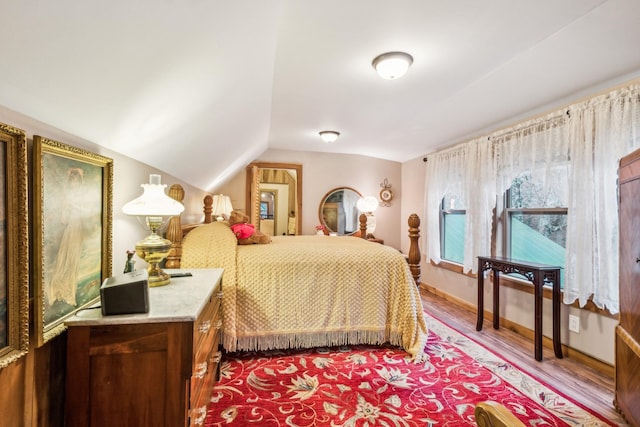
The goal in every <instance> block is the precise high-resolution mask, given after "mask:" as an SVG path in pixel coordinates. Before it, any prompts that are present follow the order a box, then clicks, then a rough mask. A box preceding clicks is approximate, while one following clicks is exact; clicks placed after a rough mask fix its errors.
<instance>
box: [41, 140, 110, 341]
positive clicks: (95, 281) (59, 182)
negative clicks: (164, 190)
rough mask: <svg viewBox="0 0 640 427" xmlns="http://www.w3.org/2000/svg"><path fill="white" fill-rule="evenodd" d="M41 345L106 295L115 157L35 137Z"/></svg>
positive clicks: (108, 274) (108, 273)
mask: <svg viewBox="0 0 640 427" xmlns="http://www.w3.org/2000/svg"><path fill="white" fill-rule="evenodd" d="M33 147H34V156H33V164H34V167H33V169H34V174H33V176H34V183H33V189H34V197H33V200H34V203H33V207H34V213H33V221H34V240H35V242H34V264H33V269H34V274H33V278H34V286H35V291H36V296H35V303H34V306H35V310H34V311H35V316H36V318H35V327H36V338H37V340H38V341H37V345H39V346H40V345H42V344H44V343H46V342H47V341H49V340H50V339H51V338H53V337H55V336H57V335H59V334H60V333H61V332H62V331H64V330H65V326H64V321H65V319H67V318H68V317H70V316H73V315H74V314H75V313H76V312H77V311H78V310H82V309H85V308H87V307H89V306H91V305H92V304H94V303H95V302H96V301H97V300H98V298H100V285H101V284H102V282H103V281H104V279H106V278H107V277H109V276H111V257H112V255H111V221H112V200H113V190H112V186H113V160H112V159H110V158H107V157H103V156H101V155H98V154H95V153H91V152H89V151H85V150H82V149H80V148H76V147H72V146H69V145H66V144H64V143H61V142H58V141H53V140H50V139H46V138H43V137H41V136H37V135H36V136H34V137H33Z"/></svg>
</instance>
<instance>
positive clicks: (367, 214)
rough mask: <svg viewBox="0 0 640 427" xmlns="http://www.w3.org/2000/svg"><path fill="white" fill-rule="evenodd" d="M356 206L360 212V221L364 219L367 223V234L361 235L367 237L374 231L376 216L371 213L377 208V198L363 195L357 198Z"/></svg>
mask: <svg viewBox="0 0 640 427" xmlns="http://www.w3.org/2000/svg"><path fill="white" fill-rule="evenodd" d="M356 207H357V208H358V210H359V211H360V212H361V213H360V222H361V223H362V222H363V221H366V223H367V235H366V236H361V237H362V238H369V236H371V235H373V233H374V232H375V231H376V218H375V216H374V215H373V213H374V212H375V211H376V209H378V199H376V198H375V197H373V196H367V197H363V198H361V199H359V200H358V202H357V203H356ZM363 215H364V217H363Z"/></svg>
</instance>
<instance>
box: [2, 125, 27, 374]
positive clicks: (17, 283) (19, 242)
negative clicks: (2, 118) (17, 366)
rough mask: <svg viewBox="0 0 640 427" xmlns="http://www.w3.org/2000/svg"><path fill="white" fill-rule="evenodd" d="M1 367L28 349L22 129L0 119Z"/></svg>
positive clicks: (25, 208)
mask: <svg viewBox="0 0 640 427" xmlns="http://www.w3.org/2000/svg"><path fill="white" fill-rule="evenodd" d="M0 193H2V196H1V197H0V219H1V221H2V226H0V253H1V255H0V369H1V368H4V367H5V366H7V365H9V364H10V363H12V362H14V361H16V360H17V359H19V358H20V357H22V356H23V355H25V354H26V353H27V351H28V349H29V224H28V209H27V205H28V203H27V143H26V137H25V133H24V131H22V130H20V129H16V128H14V127H11V126H9V125H5V124H3V123H0Z"/></svg>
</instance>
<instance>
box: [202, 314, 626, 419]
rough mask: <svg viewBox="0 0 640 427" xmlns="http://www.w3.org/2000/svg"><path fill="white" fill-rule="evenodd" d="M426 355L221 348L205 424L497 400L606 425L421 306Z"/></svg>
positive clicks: (469, 408)
mask: <svg viewBox="0 0 640 427" xmlns="http://www.w3.org/2000/svg"><path fill="white" fill-rule="evenodd" d="M427 324H428V326H429V340H428V343H427V346H426V352H427V355H428V356H429V360H428V361H427V362H426V363H420V364H417V363H414V362H412V361H410V360H408V359H407V354H406V353H405V352H404V351H403V350H402V349H399V348H397V347H375V346H345V347H335V348H316V349H312V350H286V351H268V352H247V353H234V354H230V355H227V356H226V357H225V360H224V361H223V362H222V365H221V378H220V381H219V382H218V383H217V384H216V386H215V387H214V389H213V392H212V398H211V403H210V406H209V409H208V413H207V417H206V420H205V426H208V427H213V426H225V425H238V426H250V425H253V426H260V427H262V426H305V427H306V426H331V427H333V426H345V427H349V426H385V427H391V426H393V427H405V426H406V427H413V426H421V427H424V426H438V427H440V426H465V425H475V417H474V407H475V404H476V403H478V402H481V401H484V400H492V401H497V402H500V403H502V404H503V405H505V406H506V407H507V408H509V409H510V410H511V411H512V412H513V413H514V414H515V415H516V416H517V417H518V418H519V419H520V420H522V421H523V422H524V423H525V425H532V426H533V425H535V426H608V425H615V424H609V423H608V422H607V421H605V420H604V419H603V418H601V417H599V416H598V415H596V414H594V413H592V412H590V411H589V410H587V409H584V408H582V407H580V406H578V405H577V404H575V403H573V402H571V401H570V400H568V399H567V398H565V397H563V396H561V395H559V394H558V393H556V392H554V391H553V390H551V389H549V388H548V387H547V386H545V385H543V384H541V383H539V382H538V381H536V380H535V379H533V378H532V377H530V376H528V375H527V374H525V373H523V372H521V371H520V370H518V369H517V368H516V367H514V366H512V365H511V364H510V363H509V362H507V361H505V360H503V359H501V358H500V357H498V356H497V355H495V354H494V353H492V352H491V351H488V350H487V349H486V348H484V347H482V346H481V345H479V344H477V343H476V342H475V341H472V340H470V339H469V338H467V337H465V336H464V335H462V334H460V333H459V332H457V331H455V330H453V329H451V328H449V327H448V326H446V325H444V324H442V323H441V322H440V321H438V320H436V319H434V318H432V317H430V316H427Z"/></svg>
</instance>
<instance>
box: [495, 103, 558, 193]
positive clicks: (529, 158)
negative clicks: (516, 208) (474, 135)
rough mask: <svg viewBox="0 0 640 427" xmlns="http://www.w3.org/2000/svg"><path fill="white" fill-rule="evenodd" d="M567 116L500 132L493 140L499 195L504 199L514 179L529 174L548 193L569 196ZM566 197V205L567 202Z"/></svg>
mask: <svg viewBox="0 0 640 427" xmlns="http://www.w3.org/2000/svg"><path fill="white" fill-rule="evenodd" d="M566 117H567V115H566V113H564V112H556V113H553V114H549V115H547V116H545V117H541V118H539V119H536V120H530V121H527V122H524V123H521V124H519V125H518V126H515V127H513V128H508V129H504V130H502V131H500V132H499V133H498V132H496V133H495V134H493V135H492V137H491V139H492V140H493V142H494V145H495V157H496V159H495V161H496V173H497V181H496V188H495V193H496V195H498V196H499V197H502V195H503V194H504V192H505V191H507V190H508V189H509V187H511V185H512V184H513V180H514V179H516V178H517V177H518V176H519V175H520V174H522V173H524V172H528V173H529V174H530V175H531V178H532V179H533V180H534V181H536V182H539V183H540V184H542V186H543V188H544V190H549V189H553V191H554V192H555V193H558V194H562V195H566V194H567V180H568V176H567V175H564V176H563V175H562V172H563V171H564V172H565V173H566V172H567V168H566V165H567V164H568V162H569V144H568V141H567V137H566V130H565V126H564V124H565V121H566ZM566 200H567V199H566V197H564V202H565V203H566Z"/></svg>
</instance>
